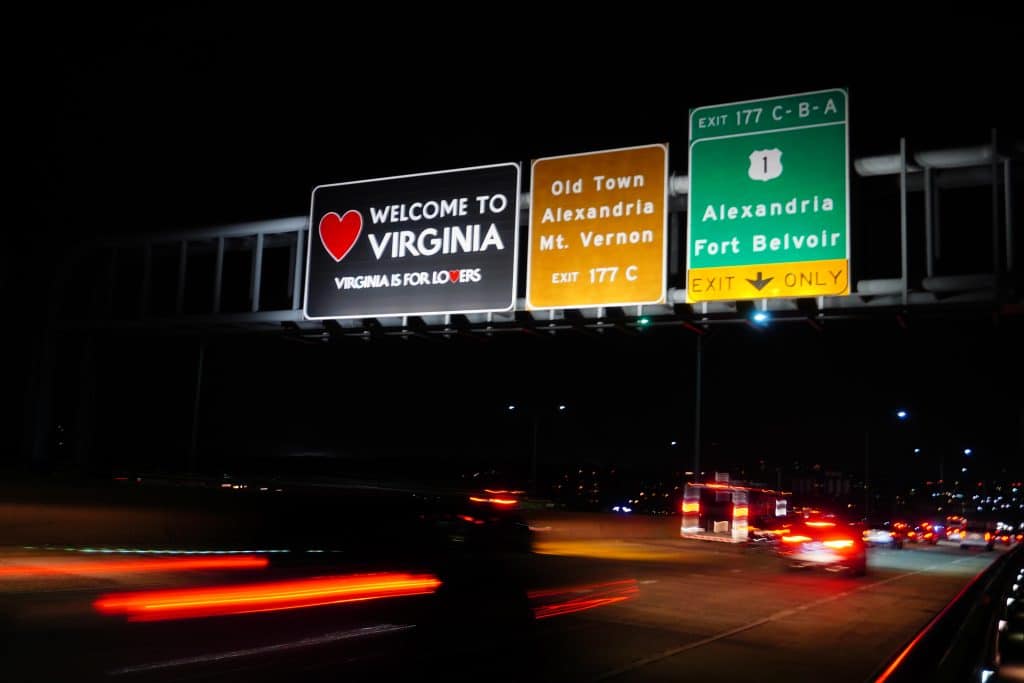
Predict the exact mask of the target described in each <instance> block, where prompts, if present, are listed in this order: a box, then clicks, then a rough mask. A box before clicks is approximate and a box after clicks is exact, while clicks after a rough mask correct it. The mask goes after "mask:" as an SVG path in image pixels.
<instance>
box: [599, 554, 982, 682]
mask: <svg viewBox="0 0 1024 683" xmlns="http://www.w3.org/2000/svg"><path fill="white" fill-rule="evenodd" d="M967 559H971V558H966V557H965V558H960V559H958V560H951V561H950V562H946V563H943V564H933V565H930V566H928V567H925V568H924V569H918V570H917V571H912V572H907V573H905V574H898V575H896V576H891V577H889V578H888V579H882V580H881V581H875V582H874V583H869V584H866V585H863V586H858V587H856V588H851V589H850V590H848V591H843V592H842V593H837V594H835V595H830V596H828V597H826V598H820V599H818V600H812V601H811V602H808V603H804V604H803V605H799V606H797V607H790V608H789V609H784V610H782V611H781V612H776V613H775V614H769V615H768V616H767V617H763V618H761V619H758V620H757V621H752V622H750V623H749V624H744V625H742V626H737V627H736V628H734V629H730V630H728V631H723V632H722V633H717V634H715V635H713V636H708V637H707V638H703V639H701V640H697V641H694V642H692V643H686V644H685V645H679V646H677V647H673V648H670V649H668V650H664V651H663V652H660V653H658V654H656V655H651V656H650V657H644V658H642V659H637V660H635V661H633V662H630V663H629V664H626V665H625V666H621V667H619V668H618V669H612V670H611V671H606V672H605V673H603V674H600V675H599V676H596V677H595V678H594V679H593V680H595V681H605V680H608V679H609V678H615V677H617V676H621V675H622V674H624V673H628V672H630V671H633V670H635V669H639V668H641V667H644V666H647V665H648V664H653V663H654V662H658V661H661V660H662V659H668V658H669V657H674V656H675V655H677V654H680V653H682V652H686V651H687V650H695V649H697V648H698V647H703V646H705V645H709V644H711V643H714V642H715V641H718V640H723V639H725V638H731V637H732V636H735V635H737V634H740V633H743V632H744V631H749V630H750V629H752V628H757V627H758V626H763V625H765V624H768V623H771V622H773V621H778V620H780V619H784V618H786V617H789V616H792V615H793V614H795V613H796V612H798V611H801V612H802V611H804V610H808V609H811V608H813V607H818V606H820V605H824V604H826V603H829V602H834V601H836V600H839V599H840V598H845V597H846V596H848V595H851V594H853V593H858V592H860V591H866V590H868V589H870V588H874V587H876V586H884V585H885V584H887V583H892V582H894V581H899V580H900V579H905V578H907V577H908V576H916V575H917V574H924V573H925V572H930V571H933V570H935V569H939V568H941V567H944V566H947V565H949V564H953V563H954V562H960V561H962V560H967Z"/></svg>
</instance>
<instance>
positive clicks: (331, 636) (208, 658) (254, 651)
mask: <svg viewBox="0 0 1024 683" xmlns="http://www.w3.org/2000/svg"><path fill="white" fill-rule="evenodd" d="M411 628H415V626H413V625H411V624H380V625H379V626H367V627H365V628H357V629H352V630H351V631H334V632H332V633H325V634H324V635H322V636H317V637H315V638H303V639H302V640H294V641H291V642H288V643H278V644H276V645H267V646H265V647H253V648H249V649H247V650H230V651H228V652H214V653H211V654H208V655H198V656H196V657H183V658H181V659H171V660H169V661H166V662H155V663H152V664H138V665H136V666H126V667H124V668H123V669H114V670H112V671H108V672H107V673H108V675H110V676H120V675H124V674H134V673H141V672H143V671H155V670H157V669H169V668H171V667H175V666H188V665H189V664H208V663H210V662H220V661H224V660H229V659H238V658H239V657H252V656H253V655H265V654H273V653H275V652H284V651H286V650H294V649H296V648H301V647H311V646H313V645H323V644H325V643H333V642H336V641H339V640H351V639H354V638H363V637H365V636H375V635H380V634H383V633H395V632H398V631H408V630H409V629H411Z"/></svg>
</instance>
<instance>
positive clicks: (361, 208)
mask: <svg viewBox="0 0 1024 683" xmlns="http://www.w3.org/2000/svg"><path fill="white" fill-rule="evenodd" d="M519 185H520V168H519V165H518V164H514V163H506V164H496V165H492V166H477V167H474V168H462V169H456V170H450V171H438V172H435V173H420V174H415V175H406V176H396V177H392V178H376V179H373V180H359V181H354V182H348V183H337V184H334V185H321V186H319V187H317V188H315V189H314V190H313V197H312V206H311V208H310V239H309V251H308V256H307V268H306V298H305V307H304V313H305V316H306V318H307V319H310V320H321V319H326V318H370V317H379V316H401V315H428V314H444V313H479V312H488V311H495V312H497V311H508V310H510V309H511V308H512V307H513V306H514V305H515V297H516V291H515V284H516V282H515V280H516V258H517V251H518V231H519Z"/></svg>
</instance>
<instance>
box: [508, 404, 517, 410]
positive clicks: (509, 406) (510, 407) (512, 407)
mask: <svg viewBox="0 0 1024 683" xmlns="http://www.w3.org/2000/svg"><path fill="white" fill-rule="evenodd" d="M508 409H509V410H515V409H516V407H515V406H514V405H512V404H511V403H509V404H508Z"/></svg>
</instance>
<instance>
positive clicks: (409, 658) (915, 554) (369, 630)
mask: <svg viewBox="0 0 1024 683" xmlns="http://www.w3.org/2000/svg"><path fill="white" fill-rule="evenodd" d="M396 542H397V541H396ZM86 550H88V551H90V552H85V551H86ZM127 550H136V551H138V550H148V549H146V548H115V547H95V548H76V547H71V546H69V547H45V548H39V547H28V548H26V547H24V546H9V547H5V548H2V549H0V619H2V621H0V629H2V631H3V632H2V634H0V636H2V638H3V639H2V641H0V642H2V643H3V647H4V648H5V649H6V650H7V652H6V653H5V657H4V662H5V663H4V671H3V672H2V675H0V678H2V679H3V680H5V681H11V682H14V681H34V680H39V681H43V680H64V681H85V680H109V681H135V680H146V681H149V680H174V681H188V680H197V681H207V680H209V681H223V680H245V681H262V680H267V681H270V680H274V681H279V680H289V679H290V680H294V681H303V680H316V681H320V680H324V681H326V680H346V681H351V680H378V681H379V680H398V679H399V678H408V679H412V680H424V679H426V680H465V681H470V680H472V681H494V680H499V681H503V680H509V681H511V680H532V681H544V680H560V681H601V680H607V681H624V682H625V681H651V680H654V681H661V680H665V681H668V680H671V681H702V682H713V681H754V680H756V681H775V680H777V681H820V680H828V681H829V682H830V683H842V682H844V681H863V680H865V679H867V678H868V677H869V676H870V675H871V674H872V673H873V672H875V671H877V670H878V669H879V668H880V667H881V666H882V665H883V664H884V663H885V662H886V661H887V660H888V659H889V658H890V657H891V656H892V655H893V654H895V653H896V652H897V651H898V650H899V649H900V646H901V645H902V644H903V643H905V642H906V641H907V640H908V639H910V638H911V637H912V636H913V635H914V634H915V633H916V632H917V630H918V629H920V628H921V627H922V626H924V625H925V624H926V623H927V622H928V621H929V619H930V618H931V617H933V616H934V615H935V614H936V613H937V612H938V611H939V610H940V609H941V608H942V607H943V606H944V605H945V604H946V603H947V602H948V601H949V600H950V599H951V598H953V596H954V595H956V593H957V592H958V591H959V590H960V589H961V588H962V587H963V586H964V585H965V584H966V583H967V581H968V580H969V579H970V578H971V577H972V576H974V575H975V574H977V573H978V572H979V571H981V570H982V569H984V568H985V567H986V566H987V565H988V564H989V563H990V562H991V561H992V560H993V559H994V557H995V556H996V555H998V553H999V552H1001V551H999V550H997V551H996V552H991V553H987V552H979V551H962V550H960V549H959V548H956V547H954V546H943V545H940V546H936V547H927V546H925V547H919V546H912V547H908V548H906V549H904V550H889V549H871V550H870V551H869V571H868V575H867V576H866V577H861V578H854V577H847V576H843V575H838V574H829V573H826V572H821V571H812V570H799V571H795V570H787V569H785V568H784V567H783V566H782V564H781V563H780V561H779V560H778V558H776V557H774V556H773V555H772V554H771V553H769V552H765V551H759V550H753V549H747V548H740V547H735V546H730V545H725V544H718V543H708V542H700V541H684V540H679V539H671V538H663V539H635V538H630V539H614V538H591V539H582V540H572V539H564V538H559V539H547V538H545V537H544V534H543V533H538V534H537V541H536V543H535V544H534V551H533V552H532V553H518V554H502V555H493V556H467V557H465V558H461V559H460V560H459V561H458V562H455V561H452V562H449V563H446V564H442V565H439V566H436V567H424V566H415V567H413V566H388V567H382V566H379V565H373V564H367V563H361V562H360V561H359V558H350V557H347V556H346V555H345V553H344V551H343V550H341V551H338V552H331V551H332V549H329V548H328V549H323V550H324V552H319V553H306V552H303V553H301V556H298V555H296V554H295V553H267V552H266V551H267V550H273V549H269V548H234V549H232V550H234V551H247V552H233V553H230V554H213V553H210V554H194V555H182V554H167V553H140V552H125V551H127ZM162 550H171V549H170V548H162ZM177 550H182V549H177ZM161 563H162V564H161ZM175 563H177V564H175ZM368 577H369V578H368ZM395 577H397V578H395ZM382 585H383V586H385V587H384V588H383V589H382V588H381V586H382ZM339 586H340V587H339ZM396 586H397V588H395V587H396ZM188 590H191V591H193V593H187V592H184V591H188ZM203 591H205V592H203ZM339 591H340V592H339ZM126 594H127V595H126ZM339 596H340V597H339Z"/></svg>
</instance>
